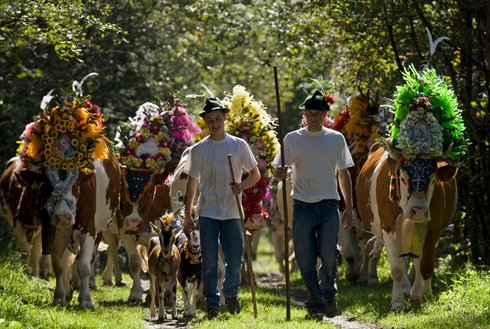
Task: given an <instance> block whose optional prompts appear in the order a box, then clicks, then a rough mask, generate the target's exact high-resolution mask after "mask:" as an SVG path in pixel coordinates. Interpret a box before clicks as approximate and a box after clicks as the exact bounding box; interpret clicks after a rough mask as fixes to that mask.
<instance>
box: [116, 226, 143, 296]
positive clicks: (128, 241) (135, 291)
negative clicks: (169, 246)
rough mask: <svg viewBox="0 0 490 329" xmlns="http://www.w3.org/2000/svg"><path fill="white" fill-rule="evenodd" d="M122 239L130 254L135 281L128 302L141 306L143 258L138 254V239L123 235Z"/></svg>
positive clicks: (130, 263) (131, 271)
mask: <svg viewBox="0 0 490 329" xmlns="http://www.w3.org/2000/svg"><path fill="white" fill-rule="evenodd" d="M121 239H122V240H123V244H124V249H125V250H126V253H127V254H128V265H129V273H130V274H131V278H132V279H133V285H132V286H131V291H130V293H129V299H128V302H129V303H137V304H139V303H141V302H142V299H143V287H142V286H141V257H140V255H139V253H138V249H137V245H136V238H135V237H134V236H129V235H127V234H124V233H122V235H121Z"/></svg>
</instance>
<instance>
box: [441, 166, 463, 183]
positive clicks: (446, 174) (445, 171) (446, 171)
mask: <svg viewBox="0 0 490 329" xmlns="http://www.w3.org/2000/svg"><path fill="white" fill-rule="evenodd" d="M457 172H458V168H457V167H455V166H452V165H450V164H448V163H446V162H438V163H437V171H436V175H437V179H438V180H440V181H442V182H444V183H445V182H449V181H450V180H451V179H452V178H453V177H454V176H456V174H457Z"/></svg>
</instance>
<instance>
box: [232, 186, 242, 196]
mask: <svg viewBox="0 0 490 329" xmlns="http://www.w3.org/2000/svg"><path fill="white" fill-rule="evenodd" d="M230 186H231V190H232V191H233V194H235V195H238V194H240V193H241V192H242V188H241V187H240V183H230Z"/></svg>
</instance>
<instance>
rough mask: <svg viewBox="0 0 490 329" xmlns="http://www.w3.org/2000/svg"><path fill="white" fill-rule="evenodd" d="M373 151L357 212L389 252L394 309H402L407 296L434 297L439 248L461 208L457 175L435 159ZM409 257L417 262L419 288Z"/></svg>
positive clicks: (362, 178)
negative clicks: (409, 273)
mask: <svg viewBox="0 0 490 329" xmlns="http://www.w3.org/2000/svg"><path fill="white" fill-rule="evenodd" d="M372 150H373V152H372V153H371V154H370V155H369V158H368V160H367V161H366V163H365V164H364V166H363V167H362V169H361V172H360V174H359V176H358V178H357V184H356V193H357V208H358V211H359V214H360V216H361V218H362V220H363V223H364V228H365V229H367V230H369V231H371V232H372V233H373V234H374V235H375V236H376V238H377V239H378V240H380V241H382V242H383V243H384V246H385V247H386V251H387V254H388V258H389V260H390V269H391V277H392V279H393V290H392V297H391V306H392V309H399V308H403V307H404V294H407V295H408V294H409V295H410V299H411V300H412V301H414V302H416V303H423V302H424V301H425V300H426V299H427V298H429V297H430V296H431V295H432V287H431V277H432V274H433V272H434V263H435V259H434V258H435V256H434V254H435V248H436V244H437V241H438V240H439V237H440V235H441V231H442V230H443V229H444V228H445V227H446V226H447V225H448V223H449V222H450V220H451V219H452V217H453V215H454V211H455V207H456V201H457V186H456V179H455V175H456V171H457V169H456V168H455V167H453V166H449V165H447V164H446V163H437V162H435V161H434V160H431V159H420V158H418V159H405V158H403V157H401V158H400V157H396V158H392V157H390V156H389V153H388V152H387V151H385V149H384V148H382V147H378V148H377V149H376V147H374V146H373V148H372ZM390 183H391V189H390ZM390 191H391V194H390ZM404 256H411V257H412V258H413V266H414V271H415V280H414V282H413V286H412V285H411V282H410V281H409V279H408V276H407V269H406V267H407V265H406V261H405V258H404Z"/></svg>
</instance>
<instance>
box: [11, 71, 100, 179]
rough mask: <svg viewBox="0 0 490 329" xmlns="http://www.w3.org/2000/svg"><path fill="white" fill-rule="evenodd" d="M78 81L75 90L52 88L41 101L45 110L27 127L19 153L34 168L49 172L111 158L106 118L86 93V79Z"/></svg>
mask: <svg viewBox="0 0 490 329" xmlns="http://www.w3.org/2000/svg"><path fill="white" fill-rule="evenodd" d="M94 75H97V74H96V73H91V74H89V75H87V76H86V77H84V78H83V79H82V80H81V82H77V81H74V82H73V85H72V91H71V92H65V91H60V92H59V93H57V94H53V92H54V90H51V91H50V92H49V94H48V95H46V96H44V98H43V100H42V103H41V110H42V113H41V114H39V115H38V116H37V117H36V118H35V120H34V122H31V123H29V124H28V125H27V126H26V129H25V130H24V132H23V134H22V136H21V137H20V141H19V144H20V146H19V148H18V149H17V152H18V154H19V156H20V157H21V159H22V160H23V161H24V163H26V164H27V165H28V166H29V167H30V169H32V170H37V171H45V170H46V169H47V168H50V170H51V171H53V170H56V171H68V170H81V171H82V172H88V171H90V170H92V169H93V161H94V160H100V159H106V158H107V157H108V152H109V150H108V147H107V145H108V144H109V142H108V139H107V138H106V137H105V135H104V134H103V130H104V125H103V122H104V118H103V116H102V113H101V112H100V110H99V107H98V106H97V105H96V104H94V103H92V102H91V100H90V97H89V96H83V92H82V85H83V82H84V81H85V79H87V78H88V77H90V76H94Z"/></svg>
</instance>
